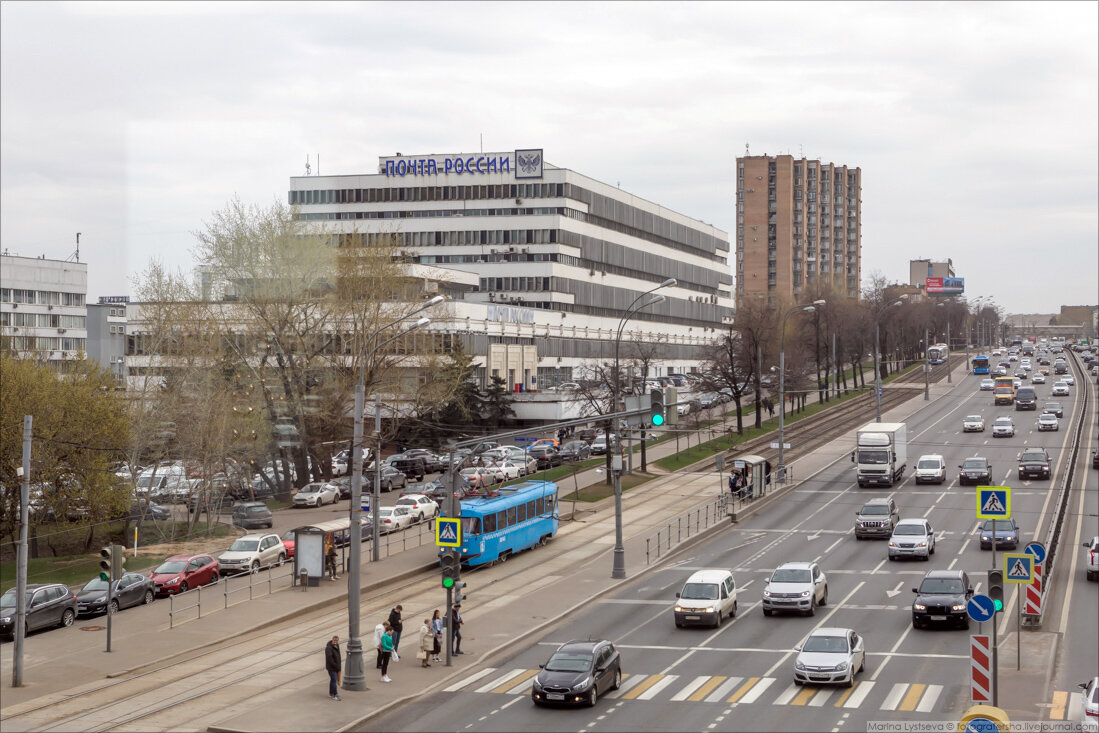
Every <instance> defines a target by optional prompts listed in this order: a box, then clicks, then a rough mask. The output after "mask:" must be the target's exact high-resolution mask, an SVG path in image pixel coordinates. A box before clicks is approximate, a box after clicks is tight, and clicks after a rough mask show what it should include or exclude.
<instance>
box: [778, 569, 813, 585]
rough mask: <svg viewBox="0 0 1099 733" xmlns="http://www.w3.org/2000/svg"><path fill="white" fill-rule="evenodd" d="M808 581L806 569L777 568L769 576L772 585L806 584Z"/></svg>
mask: <svg viewBox="0 0 1099 733" xmlns="http://www.w3.org/2000/svg"><path fill="white" fill-rule="evenodd" d="M810 580H812V576H811V575H810V573H809V569H808V568H779V569H778V570H776V571H775V573H774V575H772V576H771V582H772V583H808V582H809V581H810Z"/></svg>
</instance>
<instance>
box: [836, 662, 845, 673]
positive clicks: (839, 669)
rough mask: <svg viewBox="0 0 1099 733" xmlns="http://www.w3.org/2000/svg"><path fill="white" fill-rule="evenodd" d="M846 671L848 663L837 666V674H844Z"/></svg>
mask: <svg viewBox="0 0 1099 733" xmlns="http://www.w3.org/2000/svg"><path fill="white" fill-rule="evenodd" d="M845 669H847V662H840V663H839V664H837V665H836V671H837V672H842V671H843V670H845Z"/></svg>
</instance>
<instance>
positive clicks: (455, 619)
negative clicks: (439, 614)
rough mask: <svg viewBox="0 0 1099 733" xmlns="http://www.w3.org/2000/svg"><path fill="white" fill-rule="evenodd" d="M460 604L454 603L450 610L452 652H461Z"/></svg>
mask: <svg viewBox="0 0 1099 733" xmlns="http://www.w3.org/2000/svg"><path fill="white" fill-rule="evenodd" d="M461 609H462V604H461V603H455V604H454V608H453V609H452V610H451V612H450V625H451V627H452V628H453V629H454V653H455V654H461V653H462V611H461Z"/></svg>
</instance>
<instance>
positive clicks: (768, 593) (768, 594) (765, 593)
mask: <svg viewBox="0 0 1099 733" xmlns="http://www.w3.org/2000/svg"><path fill="white" fill-rule="evenodd" d="M763 597H764V598H770V597H771V591H769V590H767V589H766V588H764V589H763Z"/></svg>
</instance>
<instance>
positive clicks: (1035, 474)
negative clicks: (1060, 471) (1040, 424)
mask: <svg viewBox="0 0 1099 733" xmlns="http://www.w3.org/2000/svg"><path fill="white" fill-rule="evenodd" d="M1019 478H1020V479H1024V478H1049V454H1048V453H1046V449H1045V448H1026V449H1024V450H1023V452H1022V453H1020V454H1019Z"/></svg>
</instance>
